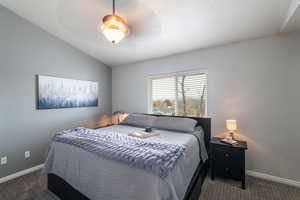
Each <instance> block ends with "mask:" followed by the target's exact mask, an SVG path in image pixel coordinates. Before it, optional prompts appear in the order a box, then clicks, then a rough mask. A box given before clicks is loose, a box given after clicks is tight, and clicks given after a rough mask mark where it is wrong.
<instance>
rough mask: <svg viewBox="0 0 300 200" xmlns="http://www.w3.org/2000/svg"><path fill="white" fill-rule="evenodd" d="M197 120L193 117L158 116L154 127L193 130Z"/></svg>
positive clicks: (184, 130) (182, 130)
mask: <svg viewBox="0 0 300 200" xmlns="http://www.w3.org/2000/svg"><path fill="white" fill-rule="evenodd" d="M196 124H197V121H196V120H194V119H191V118H181V117H157V119H156V120H155V122H154V124H153V127H154V128H159V129H166V130H172V131H181V132H193V131H194V130H195V126H196Z"/></svg>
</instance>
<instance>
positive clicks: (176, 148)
mask: <svg viewBox="0 0 300 200" xmlns="http://www.w3.org/2000/svg"><path fill="white" fill-rule="evenodd" d="M53 140H54V141H56V142H61V143H66V144H70V145H74V146H77V147H80V148H82V149H84V150H86V151H89V152H92V153H95V154H97V155H99V156H103V157H105V158H108V159H112V160H116V161H121V162H124V163H127V164H129V165H131V166H134V167H138V168H142V169H145V170H147V171H150V172H152V173H154V174H156V175H158V176H159V177H161V178H166V177H167V176H168V174H169V173H170V171H171V170H172V169H173V168H174V166H175V164H176V162H177V161H178V159H179V158H180V157H181V156H182V155H183V152H184V151H185V147H184V146H183V145H178V144H166V143H158V142H149V141H147V140H143V139H139V138H134V137H131V136H127V135H124V134H118V133H116V132H109V131H107V132H100V131H98V130H93V129H87V128H75V129H70V130H66V131H62V132H59V133H57V134H56V135H55V136H54V138H53Z"/></svg>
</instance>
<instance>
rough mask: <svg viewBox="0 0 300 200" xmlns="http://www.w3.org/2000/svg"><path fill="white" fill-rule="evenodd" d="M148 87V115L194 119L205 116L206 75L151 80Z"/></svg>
mask: <svg viewBox="0 0 300 200" xmlns="http://www.w3.org/2000/svg"><path fill="white" fill-rule="evenodd" d="M150 85H151V91H150V102H149V111H150V113H153V114H161V115H179V116H195V117H203V116H206V114H207V74H206V73H197V74H189V75H188V74H187V75H185V74H180V75H173V76H167V77H160V78H151V79H150Z"/></svg>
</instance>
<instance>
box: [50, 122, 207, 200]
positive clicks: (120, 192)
mask: <svg viewBox="0 0 300 200" xmlns="http://www.w3.org/2000/svg"><path fill="white" fill-rule="evenodd" d="M105 129H110V130H111V129H114V130H115V131H118V130H120V129H122V131H120V133H123V134H128V133H132V132H133V131H138V130H142V129H141V128H138V127H132V126H125V125H114V126H110V127H107V128H103V130H105ZM159 133H160V135H158V136H154V137H151V138H147V140H148V141H151V142H160V143H170V144H181V145H184V146H185V149H186V150H185V152H184V155H183V156H182V157H181V158H180V159H179V160H178V162H177V163H176V166H175V168H174V169H173V170H172V171H171V173H170V174H169V175H168V176H167V177H166V178H164V179H163V178H160V177H159V176H157V175H155V174H153V173H150V172H149V171H146V170H143V169H139V168H135V167H133V166H130V165H128V164H126V163H122V162H118V161H115V160H110V159H107V158H104V157H99V156H98V155H96V154H93V153H91V152H88V151H85V150H83V149H81V148H78V147H75V146H72V145H69V144H64V143H59V142H53V143H52V144H51V147H50V150H49V153H48V157H47V160H46V163H45V168H44V172H45V173H53V174H55V175H57V176H59V177H61V178H63V179H64V180H65V181H66V182H68V183H69V184H70V185H71V186H72V187H73V188H75V189H76V190H78V191H80V192H81V193H82V194H83V195H85V196H86V197H88V198H89V199H91V200H182V199H183V198H184V195H185V192H186V190H187V188H188V185H189V183H190V181H191V179H192V177H193V175H194V172H195V171H196V169H197V166H198V165H199V163H200V162H201V159H200V156H199V154H200V149H199V142H198V140H197V138H196V137H195V136H194V135H192V134H186V133H178V132H172V131H165V130H159Z"/></svg>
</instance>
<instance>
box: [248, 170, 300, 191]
mask: <svg viewBox="0 0 300 200" xmlns="http://www.w3.org/2000/svg"><path fill="white" fill-rule="evenodd" d="M246 174H247V175H249V176H253V177H256V178H261V179H265V180H268V181H273V182H277V183H282V184H286V185H290V186H294V187H299V188H300V182H299V181H294V180H291V179H286V178H281V177H278V176H272V175H269V174H264V173H260V172H255V171H250V170H246Z"/></svg>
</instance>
